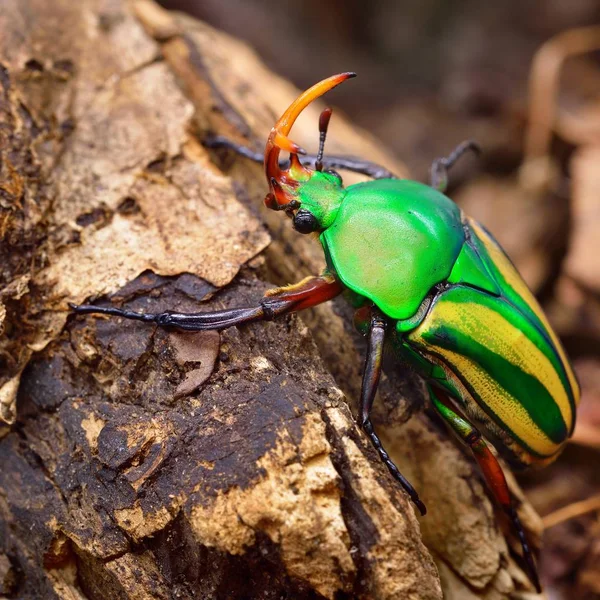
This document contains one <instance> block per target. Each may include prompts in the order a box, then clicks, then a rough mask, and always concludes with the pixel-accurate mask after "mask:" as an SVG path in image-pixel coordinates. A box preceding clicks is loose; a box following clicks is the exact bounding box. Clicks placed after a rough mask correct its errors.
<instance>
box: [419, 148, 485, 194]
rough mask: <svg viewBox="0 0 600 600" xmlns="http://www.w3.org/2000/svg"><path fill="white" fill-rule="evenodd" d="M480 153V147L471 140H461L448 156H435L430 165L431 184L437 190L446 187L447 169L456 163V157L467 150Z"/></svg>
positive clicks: (444, 189)
mask: <svg viewBox="0 0 600 600" xmlns="http://www.w3.org/2000/svg"><path fill="white" fill-rule="evenodd" d="M469 150H470V151H471V152H474V153H475V154H477V155H479V154H481V148H480V147H479V145H478V144H477V143H475V142H474V141H473V140H466V141H464V142H461V143H460V144H459V145H458V146H456V148H454V150H452V152H450V154H449V155H448V156H445V157H442V158H436V159H435V160H434V161H433V163H432V165H431V183H430V184H429V185H431V187H432V188H434V189H436V190H438V191H439V192H445V191H446V189H447V188H448V171H449V170H450V169H451V168H452V167H453V166H454V165H455V164H456V162H457V161H458V159H459V158H460V157H461V156H463V155H464V154H465V153H466V152H468V151H469Z"/></svg>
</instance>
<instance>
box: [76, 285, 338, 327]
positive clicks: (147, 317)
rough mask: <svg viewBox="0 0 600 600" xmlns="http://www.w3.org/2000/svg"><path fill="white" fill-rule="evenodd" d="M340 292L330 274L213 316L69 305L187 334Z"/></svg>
mask: <svg viewBox="0 0 600 600" xmlns="http://www.w3.org/2000/svg"><path fill="white" fill-rule="evenodd" d="M343 290H344V287H343V285H342V284H341V283H340V281H339V280H338V279H336V278H335V277H334V276H333V275H331V274H330V273H324V274H323V275H321V276H319V277H307V278H306V279H303V280H302V281H300V282H298V283H296V284H294V285H289V286H286V287H283V288H276V289H273V290H269V291H267V293H266V294H265V296H264V297H263V298H262V300H261V301H260V304H259V305H258V306H253V307H248V308H232V309H228V310H218V311H214V312H202V313H176V312H172V311H167V312H163V313H157V314H147V313H140V312H135V311H131V310H125V309H121V308H113V307H102V306H94V305H91V304H81V305H79V306H77V305H75V304H70V305H69V306H70V307H71V309H72V310H73V311H74V312H76V313H78V314H102V315H113V316H117V317H123V318H125V319H133V320H136V321H147V322H150V323H156V324H157V325H159V326H161V327H175V328H177V329H184V330H187V331H207V330H214V329H226V328H227V327H231V326H233V325H243V324H244V323H252V322H254V321H271V320H272V319H274V318H275V317H277V316H279V315H284V314H287V313H290V312H294V311H298V310H303V309H305V308H309V307H311V306H316V305H317V304H321V303H323V302H327V301H328V300H331V299H332V298H335V296H337V295H338V294H340V293H341V292H342V291H343Z"/></svg>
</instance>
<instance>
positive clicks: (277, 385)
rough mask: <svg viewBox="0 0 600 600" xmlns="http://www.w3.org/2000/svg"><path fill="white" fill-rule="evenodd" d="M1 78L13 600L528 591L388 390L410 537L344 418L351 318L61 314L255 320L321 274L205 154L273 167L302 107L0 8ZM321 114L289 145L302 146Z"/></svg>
mask: <svg viewBox="0 0 600 600" xmlns="http://www.w3.org/2000/svg"><path fill="white" fill-rule="evenodd" d="M0 62H1V63H2V64H1V65H0V84H1V86H0V136H1V146H0V153H1V159H2V161H1V167H0V231H2V243H1V245H0V260H1V270H0V277H1V285H2V290H1V291H0V327H2V337H1V338H0V361H1V367H2V371H1V380H0V386H1V387H0V409H1V411H2V412H1V413H0V415H1V416H2V418H3V420H4V421H5V422H6V423H7V425H6V426H5V427H4V429H3V431H2V433H3V438H2V439H1V440H0V457H1V458H0V462H1V464H2V471H1V472H0V593H2V594H4V595H6V596H8V597H18V598H107V597H110V598H124V599H138V598H139V599H145V598H227V599H235V598H240V599H241V598H248V597H251V598H278V597H281V596H285V597H290V598H298V599H302V598H307V599H308V598H334V597H335V598H377V599H380V598H381V599H384V598H390V599H391V598H403V599H404V598H406V599H415V600H417V599H423V600H429V599H432V600H433V599H438V598H441V597H442V588H441V587H440V585H442V586H443V588H444V592H445V594H446V597H449V598H466V597H473V598H486V599H489V600H492V599H497V598H498V599H500V598H510V597H515V598H516V597H518V593H519V592H517V591H515V590H527V589H530V587H529V584H528V582H527V580H526V578H525V576H524V575H523V574H522V572H521V571H520V570H519V569H518V567H517V566H516V565H515V563H514V562H513V559H512V558H511V555H510V554H509V551H508V546H507V542H506V539H505V533H506V532H507V531H509V530H508V529H507V528H506V527H505V525H506V524H505V523H503V522H502V521H497V517H498V515H497V514H496V511H495V510H494V509H493V507H492V505H491V503H490V501H489V498H488V494H487V491H486V489H485V486H484V485H483V484H482V482H481V478H480V476H479V474H478V472H477V470H476V468H475V466H474V464H473V462H472V461H471V460H470V459H469V458H468V457H466V456H465V455H464V454H463V453H462V452H461V451H460V450H459V449H458V447H457V446H456V445H455V444H454V442H453V441H452V439H451V437H450V435H449V434H448V432H447V431H446V430H445V429H444V428H443V426H442V425H441V424H440V423H439V422H438V421H436V420H435V419H431V418H430V416H429V415H428V414H427V413H426V412H424V406H425V403H424V394H423V387H422V384H421V382H420V381H419V380H418V379H417V378H416V377H415V376H414V375H412V374H410V373H406V372H404V371H402V370H399V369H398V368H397V367H396V366H394V365H390V366H389V368H388V370H387V376H384V378H383V381H382V385H381V391H380V394H379V402H378V403H377V407H378V408H377V412H376V417H377V419H376V421H377V425H378V427H379V429H380V431H381V433H382V437H383V438H384V439H385V442H386V443H387V445H388V446H389V448H390V450H391V454H392V455H393V457H394V459H395V460H396V461H397V463H398V464H399V466H400V468H401V469H402V470H403V471H404V473H405V474H406V475H407V476H409V478H410V479H411V481H412V482H413V483H414V484H415V486H416V487H417V488H418V489H419V491H420V493H421V495H422V497H423V498H424V500H425V501H426V502H427V504H428V508H429V514H428V515H427V517H425V518H424V519H423V520H421V522H420V523H419V520H417V518H416V516H415V514H414V510H413V508H412V506H411V504H410V502H409V501H408V499H407V498H406V496H405V495H404V493H403V492H402V491H401V490H400V489H399V487H398V486H397V485H395V484H394V483H393V482H392V481H391V480H390V478H389V476H388V474H387V472H386V471H385V468H384V467H383V466H382V465H381V464H380V462H379V461H378V459H377V456H376V454H375V452H374V451H373V450H372V449H371V447H370V446H369V444H368V442H367V440H366V439H365V438H364V436H363V435H362V434H361V433H360V432H359V430H358V429H357V428H356V426H355V424H354V421H353V419H352V416H351V411H350V408H349V407H348V405H347V403H346V400H347V398H348V399H350V400H351V399H352V398H356V397H357V395H358V388H359V385H360V369H361V350H362V346H363V342H362V340H361V339H360V338H359V337H357V336H356V335H354V334H353V333H352V332H351V330H350V327H349V322H350V321H349V320H348V318H347V317H348V316H349V315H348V313H349V309H348V307H346V306H345V305H344V304H343V303H341V302H337V301H336V302H334V303H332V304H331V305H328V306H323V307H319V308H318V309H315V310H312V311H309V312H308V313H307V314H306V315H302V317H301V318H300V317H296V316H293V317H288V318H285V319H282V320H281V321H279V322H273V323H264V324H256V325H252V326H249V327H246V328H241V329H237V328H232V329H230V330H227V331H225V332H222V333H221V334H216V333H214V332H207V333H197V334H185V333H177V332H172V331H164V330H160V329H156V328H154V327H152V326H148V325H146V324H143V323H137V322H124V321H121V320H118V319H94V318H85V319H84V318H73V317H69V316H68V311H67V309H66V302H67V301H71V302H81V301H83V300H85V299H90V298H91V299H96V300H97V301H99V302H101V303H105V302H108V301H109V300H108V299H107V296H110V301H112V302H117V303H120V304H122V305H124V306H127V307H129V308H133V309H139V310H142V309H143V310H148V311H159V310H164V309H167V308H168V309H176V310H187V311H191V310H198V307H199V306H200V307H201V308H202V310H214V309H220V308H225V307H233V306H238V305H245V304H246V305H249V304H253V303H255V302H257V300H258V299H259V298H260V297H261V295H262V293H263V292H264V290H265V289H266V288H267V287H268V284H266V283H265V281H266V280H267V279H269V280H271V281H272V282H274V283H284V282H289V281H294V280H298V279H300V278H301V277H303V276H305V275H306V274H309V273H311V274H312V273H316V272H318V271H319V269H320V267H321V265H322V263H323V258H322V252H320V250H319V247H318V245H316V244H314V242H311V240H308V239H306V238H302V237H301V236H298V237H296V236H293V233H292V232H291V231H290V228H289V223H288V222H287V221H286V220H285V219H283V218H281V215H274V214H268V215H267V214H265V213H264V212H263V211H260V210H259V207H260V205H261V200H262V196H263V195H264V192H265V187H264V181H263V179H264V176H263V174H262V172H261V168H260V166H258V165H252V164H249V163H248V162H245V161H243V160H241V159H239V158H236V157H232V156H229V155H227V154H222V153H214V152H208V151H207V150H205V149H204V148H203V146H202V145H201V143H200V141H201V139H202V137H203V136H205V135H207V134H208V133H219V134H226V135H229V136H231V137H233V138H235V139H238V140H244V139H245V140H246V142H247V143H249V144H251V145H257V146H258V145H260V144H261V143H262V141H263V140H264V139H265V138H266V135H267V133H268V131H269V129H270V127H271V126H272V124H273V122H274V120H275V118H276V116H277V115H278V113H279V112H280V111H281V109H282V108H283V107H285V106H287V104H288V103H289V102H290V101H291V100H292V99H293V97H294V96H295V95H296V91H295V90H294V89H293V88H292V87H291V86H290V85H289V84H287V83H285V82H283V81H281V80H280V79H278V78H277V77H276V76H274V75H273V74H272V73H270V72H268V71H267V70H266V68H265V67H264V66H263V65H262V64H261V63H260V62H259V61H258V59H257V58H256V56H255V55H254V54H253V52H252V51H250V50H249V49H248V48H247V47H245V46H244V45H243V44H241V43H240V42H238V41H236V40H233V39H231V38H229V37H228V36H226V35H224V34H221V33H219V32H217V31H214V30H212V29H211V28H209V27H207V26H206V25H204V24H202V23H199V22H197V21H194V20H192V19H189V18H187V17H183V16H178V15H171V14H168V13H166V12H164V11H163V10H162V9H160V8H158V7H157V6H156V5H154V4H152V3H151V2H148V1H142V2H135V3H131V4H129V3H122V2H118V1H116V0H85V1H81V2H76V3H74V2H69V1H67V0H60V1H56V2H54V3H51V4H50V5H49V4H48V3H47V2H45V0H8V1H6V2H4V3H3V4H2V7H1V8H0ZM319 110H320V107H318V106H315V107H311V109H309V110H308V111H307V112H308V116H307V117H306V118H305V119H303V120H302V121H301V122H300V123H299V126H298V127H297V129H295V131H294V139H297V140H298V142H300V143H301V144H303V145H304V144H306V145H310V143H311V142H314V141H315V140H316V125H315V124H316V120H317V115H318V112H319ZM331 129H332V130H331V137H330V145H329V150H330V151H332V152H336V153H346V154H356V155H368V156H369V157H370V158H371V159H372V160H375V161H377V162H381V163H383V164H385V165H386V166H388V167H389V168H391V169H392V170H393V171H395V172H397V173H398V174H405V173H406V171H405V169H404V167H403V166H402V165H400V164H397V163H394V161H393V160H392V159H391V158H390V157H388V156H386V155H385V152H384V151H383V150H381V149H380V148H378V147H377V144H376V142H375V141H374V140H372V139H370V138H369V136H368V135H367V134H365V133H364V132H359V131H356V130H355V129H353V128H352V127H351V126H350V125H349V124H348V123H347V122H346V121H345V120H344V119H343V117H340V116H336V118H335V119H334V121H333V122H332V128H331ZM265 224H266V227H265ZM270 240H272V243H271V244H270V245H269V246H268V247H267V245H268V244H269V241H270ZM255 257H256V258H255ZM315 342H316V343H315ZM15 401H16V403H15ZM520 512H521V515H522V517H523V520H524V521H525V524H526V526H527V527H529V528H531V529H533V530H534V531H536V532H538V533H539V523H538V520H537V517H536V516H535V515H534V514H533V512H532V511H531V510H530V509H529V508H528V505H526V504H523V505H522V507H521V510H520ZM509 542H510V544H511V545H514V544H515V540H514V539H513V538H512V534H510V533H509ZM435 563H437V565H438V569H439V575H438V569H436V567H435ZM440 577H441V584H440ZM467 594H470V596H468V595H467Z"/></svg>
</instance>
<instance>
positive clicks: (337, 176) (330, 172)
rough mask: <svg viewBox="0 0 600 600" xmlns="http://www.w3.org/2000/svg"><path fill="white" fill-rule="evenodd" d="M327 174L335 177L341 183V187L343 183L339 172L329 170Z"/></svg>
mask: <svg viewBox="0 0 600 600" xmlns="http://www.w3.org/2000/svg"><path fill="white" fill-rule="evenodd" d="M325 173H328V174H329V175H333V176H334V177H335V178H336V179H337V180H338V181H339V182H340V185H342V183H343V181H342V176H341V175H340V174H339V173H338V172H337V171H334V170H333V169H327V171H325Z"/></svg>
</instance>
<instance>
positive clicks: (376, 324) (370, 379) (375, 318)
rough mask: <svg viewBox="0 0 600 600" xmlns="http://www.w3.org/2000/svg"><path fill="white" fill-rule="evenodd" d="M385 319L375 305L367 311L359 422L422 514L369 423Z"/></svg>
mask: <svg viewBox="0 0 600 600" xmlns="http://www.w3.org/2000/svg"><path fill="white" fill-rule="evenodd" d="M386 326H387V323H386V321H385V319H384V318H383V317H382V316H381V314H380V313H379V311H377V309H373V310H372V312H371V323H370V329H369V346H368V350H367V357H366V360H365V369H364V372H363V380H362V390H361V394H360V426H361V427H362V429H363V431H364V432H365V433H366V434H367V435H368V436H369V439H370V440H371V443H372V444H373V446H374V447H375V449H376V450H377V452H378V453H379V456H380V457H381V460H383V462H384V463H385V466H386V467H387V468H388V470H389V471H390V473H391V474H392V475H393V477H394V479H396V480H397V481H398V482H399V483H400V485H401V486H402V487H403V488H404V490H405V491H406V493H407V494H408V495H409V496H410V499H411V500H412V501H413V502H414V504H415V505H416V507H417V508H418V509H419V512H420V513H421V514H422V515H424V514H425V513H426V512H427V508H426V507H425V504H423V502H422V501H421V500H420V498H419V495H418V494H417V492H416V490H415V488H414V487H413V486H412V485H411V484H410V482H409V481H408V480H407V479H406V477H404V475H402V473H400V470H399V469H398V467H397V466H396V465H395V464H394V462H393V461H392V459H391V458H390V456H389V454H388V453H387V452H386V451H385V448H384V447H383V444H382V443H381V440H380V439H379V436H378V435H377V434H376V433H375V429H374V428H373V423H371V407H372V406H373V400H374V399H375V393H376V392H377V386H378V384H379V378H380V377H381V368H382V363H383V347H384V343H385V332H386Z"/></svg>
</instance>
